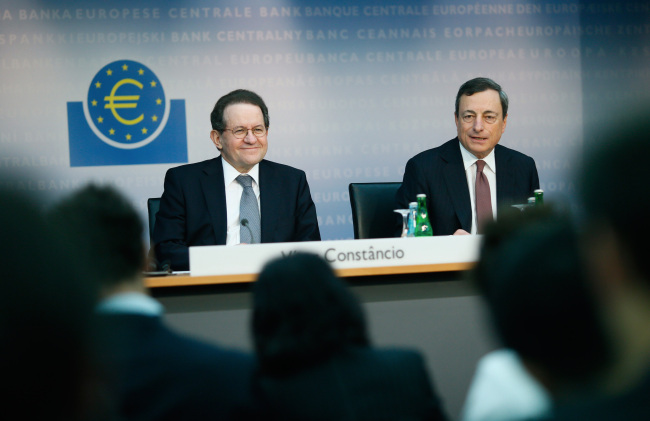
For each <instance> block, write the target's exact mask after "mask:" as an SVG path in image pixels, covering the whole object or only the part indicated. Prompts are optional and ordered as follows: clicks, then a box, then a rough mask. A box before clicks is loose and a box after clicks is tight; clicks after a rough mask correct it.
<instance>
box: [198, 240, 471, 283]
mask: <svg viewBox="0 0 650 421" xmlns="http://www.w3.org/2000/svg"><path fill="white" fill-rule="evenodd" d="M480 239H481V236H476V235H457V236H438V237H418V238H382V239H368V240H335V241H306V242H297V243H268V244H247V245H238V246H198V247H190V273H191V275H192V276H209V275H238V274H250V273H259V272H261V270H262V268H263V267H264V264H266V263H267V262H268V261H269V260H271V259H275V258H279V257H283V256H289V255H291V254H293V253H296V252H308V253H314V254H317V255H319V256H321V257H322V258H324V259H325V260H326V261H328V262H329V263H330V264H331V265H332V267H333V268H334V269H337V270H338V269H341V270H345V269H361V268H375V267H393V266H417V265H432V264H462V263H474V262H476V261H477V260H478V254H479V245H480Z"/></svg>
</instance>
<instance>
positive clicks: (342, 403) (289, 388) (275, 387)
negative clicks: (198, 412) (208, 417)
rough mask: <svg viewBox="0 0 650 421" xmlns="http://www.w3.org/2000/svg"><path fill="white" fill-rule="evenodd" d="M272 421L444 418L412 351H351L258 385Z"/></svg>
mask: <svg viewBox="0 0 650 421" xmlns="http://www.w3.org/2000/svg"><path fill="white" fill-rule="evenodd" d="M256 386H257V391H258V393H259V396H260V397H261V399H260V400H261V402H262V405H261V407H262V408H264V409H265V410H264V413H265V414H266V417H268V419H274V420H296V421H297V420H301V421H302V420H312V421H318V420H323V421H325V420H327V421H331V420H337V421H346V420H355V421H362V420H373V421H381V420H444V419H445V418H446V417H445V415H444V413H443V410H442V408H441V405H440V402H439V400H438V397H437V396H436V394H435V393H434V390H433V387H432V384H431V382H430V379H429V376H428V374H427V371H426V368H425V366H424V361H423V359H422V356H421V355H420V354H419V353H417V352H415V351H410V350H401V349H400V350H398V349H381V350H380V349H373V348H356V347H355V348H351V349H348V350H346V351H344V352H342V353H340V354H339V355H337V356H335V357H333V358H332V359H330V360H328V361H326V362H323V363H320V364H318V365H316V366H314V367H311V368H308V369H305V370H303V371H300V372H298V373H296V374H291V375H288V376H282V377H276V376H274V377H269V376H261V377H259V378H258V380H257V381H256Z"/></svg>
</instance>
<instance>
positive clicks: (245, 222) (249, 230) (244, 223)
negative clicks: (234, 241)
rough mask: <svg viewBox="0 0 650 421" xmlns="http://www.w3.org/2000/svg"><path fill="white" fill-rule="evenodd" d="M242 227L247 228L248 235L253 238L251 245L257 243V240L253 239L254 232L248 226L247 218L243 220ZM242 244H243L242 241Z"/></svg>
mask: <svg viewBox="0 0 650 421" xmlns="http://www.w3.org/2000/svg"><path fill="white" fill-rule="evenodd" d="M241 225H242V227H246V229H247V230H248V233H249V234H250V236H251V242H250V244H253V241H255V239H254V238H253V230H251V227H250V226H248V219H246V218H244V219H242V220H241ZM240 243H241V241H240Z"/></svg>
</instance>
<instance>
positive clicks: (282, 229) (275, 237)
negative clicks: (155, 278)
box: [153, 156, 320, 270]
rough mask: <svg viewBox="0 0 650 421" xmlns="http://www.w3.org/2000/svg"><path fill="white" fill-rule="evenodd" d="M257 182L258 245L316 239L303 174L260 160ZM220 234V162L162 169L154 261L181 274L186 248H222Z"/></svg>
mask: <svg viewBox="0 0 650 421" xmlns="http://www.w3.org/2000/svg"><path fill="white" fill-rule="evenodd" d="M259 178H260V179H259V186H260V208H261V209H260V212H261V227H262V243H280V242H291V241H318V240H320V231H319V229H318V221H317V219H316V206H315V205H314V202H313V201H312V199H311V194H310V192H309V185H308V184H307V178H306V176H305V173H304V171H301V170H298V169H296V168H292V167H289V166H287V165H282V164H277V163H275V162H271V161H266V160H262V161H261V162H260V164H259ZM226 233H227V215H226V191H225V188H224V180H223V166H222V163H221V157H220V156H219V157H217V158H214V159H210V160H208V161H203V162H198V163H195V164H189V165H182V166H180V167H176V168H171V169H170V170H168V171H167V174H166V175H165V191H164V192H163V194H162V197H161V199H160V211H159V212H158V216H157V217H156V225H155V226H154V232H153V242H154V247H155V252H156V257H157V259H158V262H160V263H162V262H165V261H169V262H170V263H171V268H172V269H174V270H187V269H188V268H189V251H188V247H190V246H204V245H222V244H226Z"/></svg>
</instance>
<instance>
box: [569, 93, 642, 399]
mask: <svg viewBox="0 0 650 421" xmlns="http://www.w3.org/2000/svg"><path fill="white" fill-rule="evenodd" d="M647 105H648V102H646V103H644V104H641V105H639V104H636V105H632V106H630V107H628V108H626V110H625V111H624V113H623V117H621V118H613V119H612V120H611V121H613V122H614V123H613V124H610V125H609V126H608V127H606V128H603V129H602V130H600V131H598V135H599V136H597V137H596V138H595V139H592V141H591V143H590V145H589V148H586V149H585V153H584V161H583V165H581V166H580V168H579V171H578V177H577V179H578V191H579V196H580V199H581V202H582V205H583V215H582V216H583V220H582V222H583V226H582V230H583V233H584V234H583V240H584V241H583V243H584V246H585V251H586V256H587V259H588V263H589V264H588V267H589V269H590V276H591V279H592V280H593V283H594V288H595V291H596V296H597V298H598V303H599V307H600V309H601V311H602V313H603V315H604V316H605V320H606V323H607V324H606V327H607V331H608V334H609V335H610V337H611V338H612V342H613V346H614V351H615V358H616V364H615V365H614V367H613V368H612V373H611V376H610V379H609V386H610V388H612V389H624V388H626V387H628V386H629V385H631V384H632V383H634V382H635V381H637V380H638V379H639V377H640V376H642V375H644V374H649V373H650V329H648V326H649V325H650V259H649V258H648V252H647V241H648V238H649V236H650V223H649V221H648V218H649V215H650V194H648V190H647V189H648V185H649V183H648V168H647V166H646V165H645V161H644V160H645V159H646V158H647V157H648V156H650V135H649V134H648V130H647V128H646V126H647V125H646V124H645V118H646V117H645V115H644V114H645V113H646V111H645V110H647V108H648V107H647Z"/></svg>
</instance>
